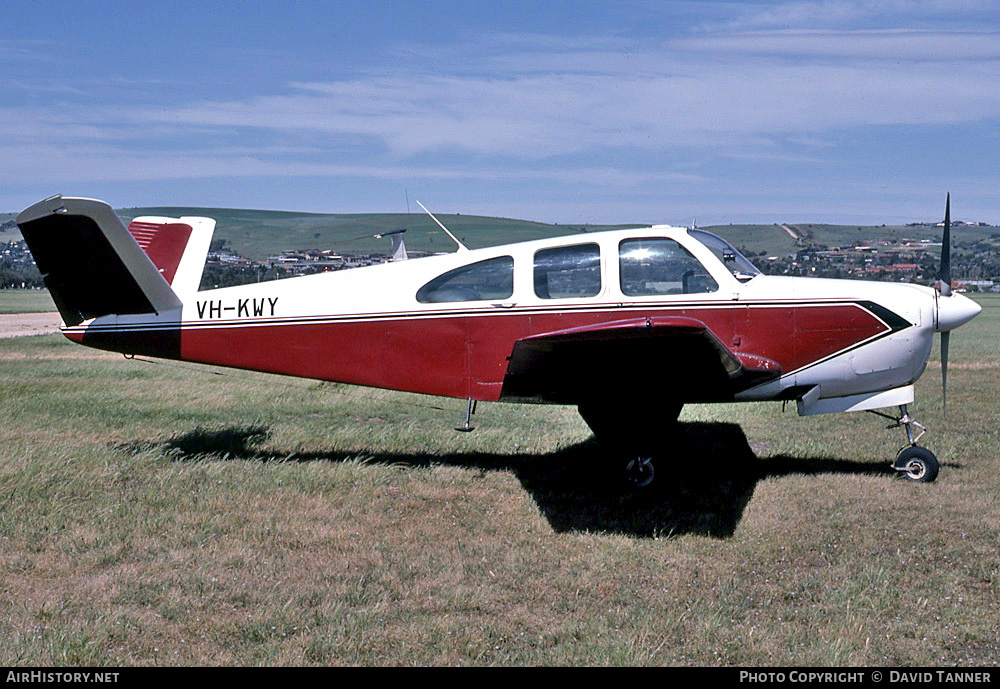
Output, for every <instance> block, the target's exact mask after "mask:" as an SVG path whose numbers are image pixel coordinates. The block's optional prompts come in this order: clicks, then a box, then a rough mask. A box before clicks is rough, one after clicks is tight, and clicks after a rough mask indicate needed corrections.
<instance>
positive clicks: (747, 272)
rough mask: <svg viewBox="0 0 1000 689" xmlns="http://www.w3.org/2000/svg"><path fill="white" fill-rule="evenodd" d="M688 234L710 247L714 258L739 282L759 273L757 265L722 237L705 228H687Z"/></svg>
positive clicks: (750, 278)
mask: <svg viewBox="0 0 1000 689" xmlns="http://www.w3.org/2000/svg"><path fill="white" fill-rule="evenodd" d="M688 234H689V235H691V236H692V237H694V238H695V239H697V240H698V241H699V242H701V243H702V244H704V245H705V246H706V247H708V248H709V249H711V250H712V253H713V254H715V256H716V258H718V259H719V260H720V261H722V265H724V266H726V268H728V269H729V271H730V272H731V273H732V274H733V275H734V276H735V277H736V279H737V280H739V281H740V282H746V281H748V280H752V279H753V278H755V277H757V276H758V275H760V271H759V270H757V266H755V265H754V264H753V263H751V262H750V260H749V259H748V258H747V257H746V256H744V255H743V254H741V253H740V252H739V251H737V250H736V247H734V246H733V245H732V244H730V243H729V242H727V241H726V240H725V239H723V238H722V237H719V236H717V235H714V234H712V233H711V232H706V231H705V230H688Z"/></svg>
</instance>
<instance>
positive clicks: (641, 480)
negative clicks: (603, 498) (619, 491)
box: [625, 456, 654, 488]
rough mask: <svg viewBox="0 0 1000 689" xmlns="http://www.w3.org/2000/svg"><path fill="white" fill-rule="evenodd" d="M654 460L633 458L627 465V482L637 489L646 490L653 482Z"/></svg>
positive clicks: (639, 457) (640, 457)
mask: <svg viewBox="0 0 1000 689" xmlns="http://www.w3.org/2000/svg"><path fill="white" fill-rule="evenodd" d="M653 473H654V470H653V458H652V457H643V456H638V457H633V458H632V459H630V460H629V462H628V464H626V465H625V480H626V481H627V482H628V484H629V485H630V486H633V487H635V488H645V487H646V486H648V485H649V484H650V483H652V482H653Z"/></svg>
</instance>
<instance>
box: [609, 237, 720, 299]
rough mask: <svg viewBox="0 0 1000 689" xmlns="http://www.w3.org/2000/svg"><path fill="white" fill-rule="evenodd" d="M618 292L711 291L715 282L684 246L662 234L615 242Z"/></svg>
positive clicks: (715, 284) (649, 293)
mask: <svg viewBox="0 0 1000 689" xmlns="http://www.w3.org/2000/svg"><path fill="white" fill-rule="evenodd" d="M618 262H619V269H620V275H621V287H622V292H623V293H624V294H625V295H627V296H630V297H646V296H652V295H661V294H700V293H705V292H715V291H717V290H718V289H719V283H717V282H716V281H715V279H714V278H713V277H712V276H711V275H710V274H709V272H708V271H707V270H705V267H704V266H703V265H702V264H701V263H700V262H699V261H698V259H696V258H695V257H694V256H692V255H691V254H690V253H689V252H688V250H687V249H685V248H684V247H683V246H681V245H680V244H678V243H677V242H675V241H674V240H673V239H668V238H666V237H650V238H637V239H626V240H624V241H622V243H621V244H619V245H618Z"/></svg>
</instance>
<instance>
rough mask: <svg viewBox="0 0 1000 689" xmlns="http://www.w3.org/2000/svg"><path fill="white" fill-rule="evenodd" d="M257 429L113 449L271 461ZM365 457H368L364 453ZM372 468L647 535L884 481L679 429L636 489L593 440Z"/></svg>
mask: <svg viewBox="0 0 1000 689" xmlns="http://www.w3.org/2000/svg"><path fill="white" fill-rule="evenodd" d="M269 435H270V429H269V428H268V427H267V426H265V425H260V424H258V425H250V426H233V427H228V428H222V429H214V430H212V429H209V430H206V429H201V428H198V429H195V430H193V431H190V432H188V433H185V434H182V435H178V436H174V437H172V438H169V439H168V440H165V441H162V442H158V443H135V444H131V445H129V446H120V447H119V448H118V449H121V450H125V451H133V452H138V451H142V450H152V449H158V450H160V451H163V452H165V453H166V454H168V455H169V456H171V457H173V458H174V459H175V460H178V461H190V460H194V459H204V458H210V457H213V456H214V457H223V458H228V459H235V460H250V461H271V460H274V459H275V458H276V457H280V454H279V453H275V452H274V451H273V450H272V451H269V452H265V451H263V450H259V449H257V446H258V445H259V444H260V443H261V442H263V441H264V440H266V439H267V438H268V436H269ZM364 454H368V453H364ZM370 455H371V460H370V461H372V462H378V463H384V464H387V465H395V466H410V467H425V466H431V465H446V466H456V467H464V468H467V469H478V470H479V471H482V472H488V471H510V472H512V473H514V475H515V476H516V477H517V478H518V480H520V481H521V484H522V485H523V487H524V489H525V490H526V491H528V493H530V494H531V496H532V498H533V499H534V500H535V502H536V503H537V504H538V506H539V508H540V509H541V511H542V514H543V515H544V516H545V518H546V519H547V520H548V522H549V524H550V525H551V526H552V528H553V529H555V530H556V531H559V532H566V531H590V532H601V533H620V534H624V535H629V536H638V537H654V536H671V535H683V534H699V535H704V536H710V537H713V538H727V537H729V536H732V534H733V532H734V531H735V530H736V527H737V525H738V524H739V521H740V519H741V518H742V516H743V511H744V509H745V508H746V506H747V503H749V501H750V498H751V496H752V495H753V492H754V488H755V487H756V485H757V482H758V481H760V480H762V479H765V478H768V477H772V476H787V475H795V474H798V475H815V474H827V473H833V474H867V475H891V474H894V473H895V472H894V471H893V470H892V469H891V468H890V467H889V466H888V465H887V464H870V463H864V462H855V461H848V460H839V459H829V458H820V457H807V458H799V457H789V456H785V455H779V456H776V457H770V458H768V459H765V460H761V459H759V458H758V457H757V456H756V455H755V454H754V452H753V450H752V449H751V447H750V444H749V443H748V442H747V438H746V436H745V435H744V433H743V430H742V429H741V428H740V426H739V425H737V424H734V423H702V422H697V423H681V424H678V428H677V432H676V433H675V434H674V435H673V436H672V437H671V440H670V443H669V445H668V446H667V447H666V448H665V450H664V452H663V457H662V458H661V459H659V460H658V461H657V464H656V481H655V482H654V485H653V486H650V487H649V488H645V489H639V490H636V489H634V488H631V487H629V486H627V485H626V484H625V482H624V480H623V479H622V469H623V462H622V461H620V460H611V459H610V458H609V457H608V453H607V451H606V450H604V449H603V448H602V447H600V446H599V445H598V444H597V443H596V442H594V441H588V442H582V443H578V444H576V445H573V446H570V447H566V448H563V449H560V450H557V451H556V452H550V453H547V454H533V453H522V454H512V455H508V454H496V453H475V452H471V453H456V454H444V455H440V454H430V453H420V452H415V453H405V454H403V453H380V452H377V451H373V452H371V453H370ZM358 456H359V453H358V452H337V451H333V452H315V453H295V454H292V455H291V456H290V458H289V461H297V462H304V461H329V462H339V461H345V460H348V459H354V458H357V457H358Z"/></svg>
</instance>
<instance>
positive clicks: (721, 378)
mask: <svg viewBox="0 0 1000 689" xmlns="http://www.w3.org/2000/svg"><path fill="white" fill-rule="evenodd" d="M508 359H509V361H508V366H507V372H506V375H505V376H504V383H503V392H502V394H501V399H502V400H510V401H535V402H554V403H560V404H577V403H579V402H581V401H584V400H588V399H594V398H595V397H601V396H606V395H620V394H625V395H642V396H645V397H648V396H650V395H662V396H665V397H671V398H673V399H676V400H679V401H685V402H689V401H690V402H694V401H710V400H727V399H732V397H733V395H734V394H735V393H736V392H737V391H739V390H742V389H745V388H747V387H750V386H751V385H753V384H757V383H760V382H763V381H764V380H770V379H773V378H777V377H778V376H780V375H781V368H780V366H778V364H777V363H775V362H774V361H771V360H770V359H766V358H764V357H760V356H756V355H753V354H745V353H742V352H740V353H733V352H731V351H730V350H729V349H728V348H727V347H726V346H725V345H723V344H722V342H720V341H719V339H718V338H717V337H716V336H715V335H714V334H713V333H712V331H711V330H709V329H708V327H707V326H706V325H705V324H704V323H702V322H701V321H698V320H696V319H693V318H686V317H677V316H665V317H655V318H652V317H651V318H639V319H629V320H623V321H613V322H610V323H601V324H598V325H594V326H585V327H581V328H572V329H569V330H562V331H557V332H550V333H544V334H541V335H534V336H532V337H527V338H524V339H521V340H518V341H517V342H516V343H515V344H514V347H513V351H512V352H511V355H510V357H508Z"/></svg>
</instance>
